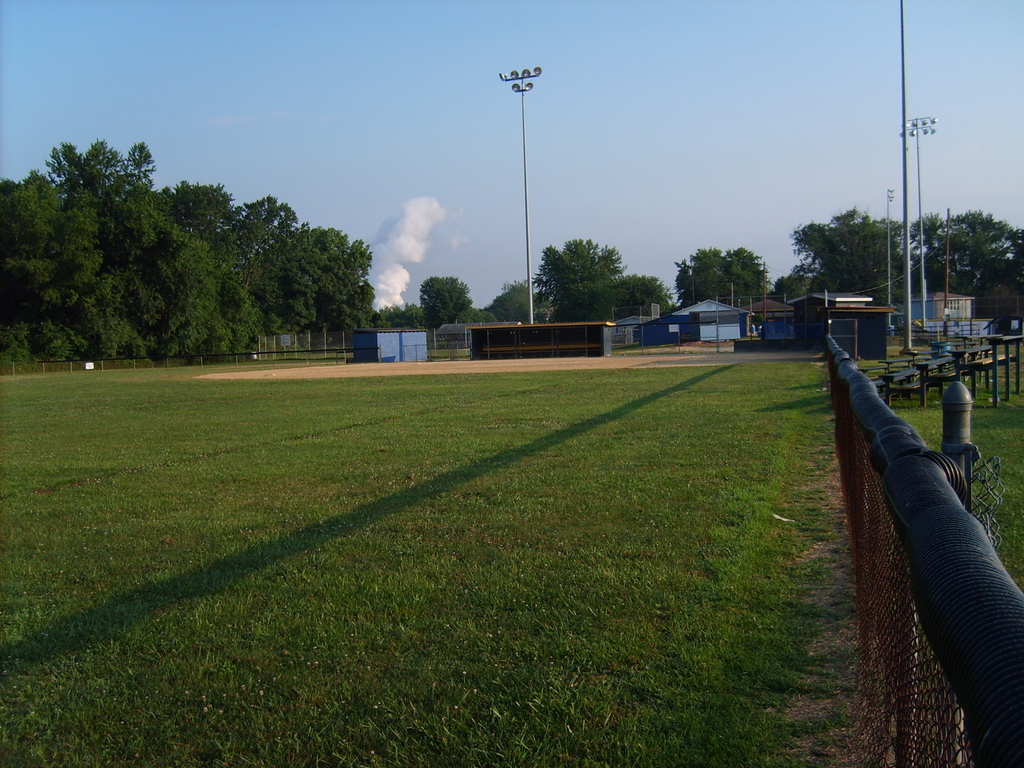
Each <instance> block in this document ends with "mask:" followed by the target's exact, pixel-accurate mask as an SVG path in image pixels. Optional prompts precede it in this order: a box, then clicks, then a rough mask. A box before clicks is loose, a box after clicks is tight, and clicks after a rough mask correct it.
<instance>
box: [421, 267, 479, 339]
mask: <svg viewBox="0 0 1024 768" xmlns="http://www.w3.org/2000/svg"><path fill="white" fill-rule="evenodd" d="M420 306H421V307H423V322H424V323H426V325H427V327H428V328H438V327H440V326H442V325H444V324H445V323H458V322H467V321H469V319H470V318H469V314H470V311H471V310H472V309H473V300H472V299H471V298H470V297H469V286H468V285H466V284H465V283H464V282H462V280H460V279H459V278H457V277H428V278H427V279H426V280H424V281H423V282H422V283H421V284H420Z"/></svg>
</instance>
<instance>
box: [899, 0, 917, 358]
mask: <svg viewBox="0 0 1024 768" xmlns="http://www.w3.org/2000/svg"><path fill="white" fill-rule="evenodd" d="M900 102H901V109H902V113H903V120H902V122H901V124H902V125H903V126H904V129H903V130H902V131H900V137H901V138H902V139H903V354H909V353H911V352H912V351H913V350H914V342H913V338H912V335H911V322H910V314H911V312H910V300H911V298H912V296H913V294H912V291H911V285H910V219H909V218H908V214H909V206H908V204H907V131H906V125H907V46H906V34H905V25H904V13H903V0H900Z"/></svg>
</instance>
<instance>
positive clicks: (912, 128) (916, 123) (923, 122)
mask: <svg viewBox="0 0 1024 768" xmlns="http://www.w3.org/2000/svg"><path fill="white" fill-rule="evenodd" d="M937 122H938V120H936V119H935V118H934V117H915V118H914V119H913V120H910V121H908V122H905V123H904V124H903V125H904V126H905V128H906V132H907V133H908V134H910V135H911V136H913V137H914V142H915V144H916V147H917V253H918V258H919V261H920V266H921V329H922V330H925V329H926V326H925V321H926V320H927V319H928V315H927V309H928V283H927V281H926V278H925V275H924V256H925V254H924V210H923V208H922V207H921V134H922V133H923V134H924V135H925V136H927V135H928V134H929V133H935V127H934V126H935V123H937Z"/></svg>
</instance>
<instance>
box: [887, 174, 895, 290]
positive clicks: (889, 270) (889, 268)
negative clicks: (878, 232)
mask: <svg viewBox="0 0 1024 768" xmlns="http://www.w3.org/2000/svg"><path fill="white" fill-rule="evenodd" d="M894 197H895V192H894V191H893V190H891V189H887V190H885V248H886V252H885V264H886V269H885V278H886V279H885V283H886V285H887V286H888V296H887V298H886V304H887V306H890V307H891V306H892V220H891V219H890V218H889V204H890V203H891V202H892V201H893V198H894Z"/></svg>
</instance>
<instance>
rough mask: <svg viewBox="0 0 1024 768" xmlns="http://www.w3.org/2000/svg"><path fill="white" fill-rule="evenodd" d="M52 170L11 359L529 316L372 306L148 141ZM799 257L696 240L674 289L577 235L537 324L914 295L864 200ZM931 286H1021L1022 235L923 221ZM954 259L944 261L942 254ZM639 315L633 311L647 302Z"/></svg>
mask: <svg viewBox="0 0 1024 768" xmlns="http://www.w3.org/2000/svg"><path fill="white" fill-rule="evenodd" d="M46 167H47V172H46V173H45V174H44V173H39V172H36V171H33V172H32V173H30V174H29V175H28V176H27V177H26V178H25V179H24V180H23V181H20V182H15V181H11V180H7V179H2V180H0V292H2V296H0V299H2V300H0V356H3V357H5V358H7V359H32V358H42V359H67V358H71V357H131V356H165V355H183V354H198V353H216V352H234V351H240V350H245V349H248V348H250V347H251V346H252V344H253V343H254V341H255V339H256V337H257V336H259V335H263V334H275V333H283V332H288V331H298V330H316V331H320V330H330V331H339V330H350V329H352V328H356V327H367V326H378V327H416V328H419V327H428V328H437V327H439V326H440V325H443V324H445V323H451V322H464V323H478V322H526V321H527V317H528V303H529V302H528V295H527V286H526V283H525V281H522V282H513V283H507V284H506V285H504V286H503V288H502V292H501V293H500V294H499V295H498V296H496V297H495V298H494V300H493V301H492V302H491V303H490V304H488V305H486V306H485V307H483V308H480V309H478V308H475V307H474V306H473V304H472V301H471V299H470V295H469V287H468V286H467V285H466V283H465V282H463V281H462V280H461V279H459V278H458V277H453V276H446V277H442V276H433V277H429V278H427V279H426V280H424V281H423V283H422V284H421V286H420V293H419V304H415V303H410V304H406V305H404V306H402V307H385V308H383V309H381V310H379V311H374V310H373V308H372V305H373V298H374V292H373V288H372V286H371V285H370V283H369V280H368V275H369V271H370V266H371V261H372V253H371V251H370V249H369V247H368V246H367V245H366V244H365V243H364V242H363V241H361V240H354V241H353V240H350V239H349V237H348V236H347V235H346V234H345V233H343V232H341V231H339V230H336V229H331V228H323V227H312V226H310V225H309V224H308V223H300V222H299V221H298V217H297V216H296V214H295V212H294V211H293V210H292V209H291V207H289V206H288V204H287V203H283V202H280V201H278V200H277V199H276V198H274V197H265V198H263V199H261V200H257V201H255V202H251V203H244V204H241V205H237V204H235V202H234V201H233V199H232V197H231V195H230V194H229V193H228V192H227V191H225V189H224V188H223V186H221V185H204V184H190V183H189V182H186V181H182V182H180V183H179V184H177V185H176V186H174V187H165V188H163V189H159V190H157V189H155V188H154V184H153V173H154V163H153V158H152V155H151V154H150V152H149V149H148V148H147V147H146V145H145V144H141V143H140V144H136V145H134V146H133V147H132V148H131V149H130V150H129V151H128V153H127V154H126V155H121V154H120V153H119V152H117V151H115V150H114V149H112V148H111V147H109V146H108V145H107V144H106V143H105V142H103V141H97V142H95V143H94V144H93V145H92V146H90V147H89V148H88V149H87V150H86V151H84V152H79V151H78V150H77V149H76V148H75V147H74V146H73V145H71V144H62V145H61V146H60V147H57V148H55V149H54V150H53V151H52V152H51V154H50V158H49V160H48V161H47V163H46ZM791 239H792V242H793V248H794V252H795V253H796V255H797V256H798V258H799V260H798V262H797V264H796V266H795V267H794V268H793V269H792V271H791V272H790V273H789V274H788V275H783V276H779V277H777V278H776V279H775V280H774V281H773V282H771V283H769V281H768V271H767V267H766V265H765V263H764V261H763V259H762V258H761V257H760V256H758V255H757V254H755V253H754V252H752V251H750V250H749V249H747V248H742V247H740V248H734V249H731V250H724V251H723V250H721V249H719V248H701V249H698V250H697V251H696V252H695V253H693V254H692V255H690V256H689V257H687V258H684V259H682V260H680V261H678V262H676V263H675V266H676V270H677V271H676V280H675V286H674V287H675V292H674V293H675V295H674V296H672V295H671V293H670V291H669V288H668V287H667V286H666V285H665V284H664V283H663V282H662V281H661V280H660V279H659V278H657V277H652V276H649V275H636V274H627V273H626V270H625V265H624V263H623V259H622V255H621V254H620V253H619V251H618V250H617V249H616V248H614V247H612V246H609V245H600V244H598V243H595V242H594V241H592V240H584V239H574V240H569V241H567V242H565V243H564V244H563V245H562V247H560V248H559V247H556V246H554V245H549V246H548V247H546V248H545V249H544V251H543V255H542V258H541V263H540V266H539V269H538V271H537V274H536V279H535V285H534V287H535V295H534V302H533V303H534V317H535V320H537V321H541V322H545V321H550V322H578V321H599V320H612V319H616V315H617V314H618V315H623V314H645V313H646V312H647V311H649V308H650V306H651V305H652V304H657V305H659V306H660V308H661V311H662V312H663V313H664V312H667V311H671V310H672V309H675V308H676V307H678V306H689V305H692V304H695V303H697V302H699V301H701V300H704V299H709V298H722V297H726V296H740V297H751V296H760V295H762V294H772V295H773V296H787V297H790V298H792V297H794V296H798V295H801V294H804V293H808V292H820V291H826V290H827V291H833V292H836V291H841V292H848V293H863V294H866V295H870V296H872V297H873V298H875V300H876V301H877V302H879V303H882V302H884V301H886V300H887V298H888V292H889V283H890V280H891V281H893V282H894V288H893V297H894V299H895V300H897V301H898V300H899V298H901V295H902V264H903V259H902V225H901V224H900V223H899V222H895V221H890V220H885V219H874V218H872V217H871V216H869V215H868V214H866V213H863V212H861V211H859V210H858V209H856V208H853V209H851V210H849V211H846V212H844V213H840V214H838V215H836V216H834V217H833V218H832V219H831V220H830V221H829V222H827V223H817V222H812V223H810V224H805V225H801V226H799V227H797V228H796V229H795V230H794V231H793V233H792V236H791ZM922 239H923V242H924V250H925V254H926V258H925V270H926V275H927V282H928V285H929V287H930V289H931V290H932V291H936V290H944V289H945V285H946V275H947V264H948V276H949V289H950V292H951V293H959V294H965V295H972V296H999V295H1014V294H1019V293H1022V292H1024V230H1021V229H1017V228H1014V227H1013V226H1011V225H1010V224H1008V223H1006V222H1004V221H999V220H996V219H995V218H994V217H993V216H992V215H991V214H988V213H984V212H981V211H968V212H966V213H961V214H957V215H955V216H950V217H949V218H948V222H947V218H946V217H942V216H939V215H937V214H929V215H927V216H925V217H924V220H923V227H922V226H920V225H919V223H918V222H914V223H913V225H912V227H911V255H912V258H913V260H914V263H915V266H914V269H915V276H916V273H917V259H918V257H919V256H918V255H919V253H920V244H921V242H922ZM947 255H948V259H947ZM634 310H635V311H634Z"/></svg>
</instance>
